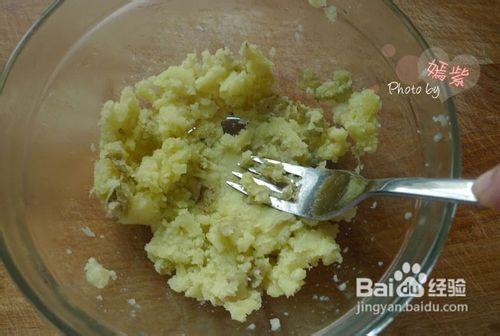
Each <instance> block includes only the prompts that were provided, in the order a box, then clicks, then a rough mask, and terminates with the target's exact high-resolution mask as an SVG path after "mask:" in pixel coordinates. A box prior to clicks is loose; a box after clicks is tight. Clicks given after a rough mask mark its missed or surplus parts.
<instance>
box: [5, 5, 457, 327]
mask: <svg viewBox="0 0 500 336" xmlns="http://www.w3.org/2000/svg"><path fill="white" fill-rule="evenodd" d="M335 6H336V8H337V19H336V21H335V22H331V21H329V20H328V19H327V18H326V16H325V14H324V13H323V11H322V9H316V8H313V7H312V6H310V5H309V4H308V2H307V1H305V0H297V1H290V0H272V1H271V0H252V1H248V0H239V1H230V0H212V1H198V0H170V1H131V2H127V1H119V0H108V1H68V2H63V1H56V2H54V3H53V4H52V5H51V6H50V7H49V8H48V9H47V10H46V11H45V12H44V13H43V15H42V16H41V17H40V19H39V20H38V21H37V22H36V23H35V24H34V25H33V27H32V28H31V29H30V30H29V32H28V33H27V34H26V36H25V37H24V39H23V40H22V41H21V43H20V44H19V45H18V47H17V48H16V50H15V51H14V53H13V55H12V57H11V58H10V59H9V61H8V63H7V66H6V68H5V70H4V72H3V74H2V77H1V78H0V83H1V90H2V92H1V96H0V120H1V122H0V223H1V239H0V252H1V256H2V259H3V261H4V263H5V265H6V267H7V269H8V271H9V273H10V274H11V275H12V277H13V278H14V280H15V282H16V283H17V284H18V285H19V287H20V288H21V290H22V291H23V292H24V294H25V295H26V296H27V297H28V298H29V299H30V300H31V301H32V302H33V303H34V304H35V305H36V307H37V308H38V309H39V310H40V311H41V313H42V314H44V315H45V316H46V317H47V318H48V319H49V320H50V321H52V322H53V323H54V324H55V325H56V326H57V327H58V328H59V329H60V330H61V331H63V332H65V333H68V334H74V333H76V334H85V335H91V334H130V335H159V334H162V335H181V334H186V335H200V334H203V335H222V334H224V335H233V334H242V333H249V334H250V333H254V334H257V335H265V334H272V331H271V330H270V326H269V319H271V318H274V317H277V318H279V319H280V321H281V329H280V332H281V333H282V334H288V335H293V334H297V335H304V334H310V333H314V332H317V334H318V335H333V334H348V335H351V334H366V333H369V332H372V333H376V332H378V331H380V330H382V329H383V328H384V327H385V326H386V325H387V324H388V323H390V321H392V319H393V318H394V316H395V313H394V312H384V313H381V314H379V315H375V314H373V313H370V312H363V313H361V314H356V304H357V302H358V301H360V299H358V298H357V297H356V293H355V283H356V277H370V278H372V279H373V280H374V281H376V280H379V281H381V282H386V283H387V282H388V281H389V278H391V277H392V275H393V273H394V271H395V270H397V269H400V268H401V266H402V264H403V263H404V262H410V263H415V262H417V263H419V264H420V265H421V267H422V272H425V273H427V274H428V273H429V272H430V271H431V269H432V267H433V265H434V264H435V262H436V259H437V258H438V255H439V252H440V250H441V248H442V246H443V243H444V241H445V238H446V235H447V232H448V230H449V228H450V224H451V219H452V216H453V213H454V210H455V208H454V206H452V205H450V204H445V203H439V202H432V203H431V202H425V201H415V200H409V199H398V198H377V199H376V202H377V203H376V204H374V203H373V201H375V200H374V199H373V200H371V201H366V202H364V203H363V204H362V205H361V206H360V209H359V214H358V216H357V218H356V220H355V221H354V222H352V223H342V224H340V230H341V231H340V234H339V237H338V241H339V243H340V245H341V248H342V249H343V251H344V258H345V261H344V262H343V264H342V265H341V266H340V267H338V266H335V265H334V266H330V267H324V266H319V267H317V268H314V269H312V270H310V272H309V274H308V278H307V283H306V285H305V286H304V287H303V289H302V290H300V291H299V292H298V293H297V294H296V295H295V296H293V297H291V298H289V299H285V298H276V299H272V298H269V297H267V296H265V297H264V302H263V307H262V308H261V309H260V310H259V311H257V312H254V313H252V314H251V315H250V316H249V318H248V321H247V322H245V323H239V322H235V321H232V320H231V319H230V318H229V314H228V313H227V312H225V311H224V310H223V309H221V308H213V307H211V306H210V305H208V304H205V305H201V304H200V303H199V302H196V301H195V300H192V299H188V298H185V297H184V296H182V295H181V294H178V293H175V292H173V291H172V290H170V289H169V288H168V287H167V286H166V278H165V277H163V276H160V275H158V274H157V273H155V271H154V269H153V267H152V264H151V263H150V262H149V261H148V260H147V258H146V255H145V252H144V250H143V247H144V245H145V243H146V242H147V241H148V240H149V238H150V232H149V231H148V229H147V228H145V227H142V226H138V225H137V226H136V225H127V226H125V225H119V224H117V223H115V222H113V221H112V220H110V219H107V218H106V217H105V215H104V213H103V211H102V209H101V206H100V204H98V202H97V201H96V200H95V199H93V198H91V197H89V190H90V188H91V184H92V173H93V165H92V164H93V160H94V159H95V158H96V157H97V153H96V152H93V151H92V150H91V148H92V144H96V143H97V142H98V136H99V128H98V126H97V122H98V119H99V113H100V108H101V105H102V104H103V102H104V101H106V100H108V99H113V98H116V97H117V95H118V94H119V92H120V91H121V89H122V88H123V87H125V86H126V85H128V84H132V83H134V82H136V81H138V80H139V79H142V78H144V77H146V76H149V75H151V74H155V73H158V72H159V71H161V70H162V69H164V68H166V67H167V66H169V65H172V64H177V63H178V62H179V61H181V60H182V59H183V58H184V57H185V55H186V54H187V53H189V52H192V51H198V52H200V51H202V50H204V49H207V48H208V49H210V50H212V51H213V50H215V49H217V48H220V47H222V46H228V47H230V48H231V49H233V50H237V49H238V47H239V45H240V44H241V43H242V42H243V41H245V40H247V41H249V42H252V43H255V44H257V45H259V46H260V47H261V48H262V49H263V50H269V49H270V48H271V47H274V48H275V49H276V55H275V56H274V63H275V71H276V76H277V77H278V85H277V88H276V89H277V91H278V92H280V93H282V94H286V95H288V96H290V97H292V98H300V97H301V93H300V91H299V90H298V89H297V88H296V85H295V83H296V78H297V75H298V73H299V71H300V69H303V68H305V67H309V68H312V69H315V70H317V71H320V72H321V73H325V74H327V73H330V72H331V71H332V70H334V69H338V68H344V69H348V70H350V71H351V72H352V74H353V80H354V85H355V87H356V88H358V89H359V88H364V87H371V88H374V89H375V90H377V91H378V93H379V95H380V96H381V99H382V102H383V108H382V111H381V115H380V122H381V125H382V127H381V131H380V147H379V150H378V151H377V153H376V154H372V155H367V156H365V157H364V159H363V162H364V166H365V168H364V174H365V175H366V176H368V177H392V176H427V177H455V178H457V177H459V170H460V162H459V150H458V148H459V147H458V143H459V140H458V132H457V122H456V118H455V114H454V108H453V105H452V103H451V101H450V100H449V101H448V102H446V103H441V102H440V101H439V100H436V99H433V98H431V97H430V96H428V95H424V94H421V95H396V94H392V95H391V94H389V93H388V90H387V83H389V82H391V81H399V80H401V78H398V75H399V77H401V72H400V71H398V65H401V61H402V60H404V59H408V56H409V57H410V58H411V57H413V59H415V57H418V56H419V55H421V53H422V52H423V51H424V50H425V49H427V47H428V46H427V45H426V43H425V41H424V40H423V39H422V37H421V36H420V35H419V33H418V32H417V31H416V30H415V28H414V27H413V26H412V24H411V23H410V22H409V21H408V19H407V18H406V17H405V16H404V15H403V14H402V13H401V12H400V11H399V10H398V9H397V7H396V6H395V5H394V4H392V3H390V2H375V1H370V0H365V1H356V2H352V1H337V2H335ZM387 45H390V46H389V50H390V49H391V48H392V51H393V52H389V53H387V52H385V54H384V53H383V52H382V50H384V49H383V47H384V46H386V48H387ZM385 50H386V51H387V50H388V49H385ZM405 57H406V58H405ZM438 115H445V116H448V119H449V123H448V124H447V125H444V126H441V125H440V124H438V123H436V122H434V120H433V117H435V116H438ZM437 132H440V133H441V134H443V135H444V136H443V138H442V139H441V140H440V141H435V140H436V139H435V137H434V135H435V134H436V133H437ZM375 205H376V207H375ZM407 212H411V213H412V217H411V218H410V219H408V216H409V215H406V216H405V214H406V213H407ZM85 227H88V228H90V229H91V230H92V232H94V233H95V237H88V236H87V235H85V234H84V233H83V232H82V229H83V228H85ZM91 256H92V257H96V258H97V260H99V261H100V262H102V263H103V264H104V265H105V266H107V267H109V268H111V269H113V270H115V271H117V273H118V280H116V281H115V282H113V283H112V284H111V285H109V286H108V287H106V288H105V289H103V290H97V289H96V288H94V287H92V286H90V285H89V284H88V283H87V282H86V281H85V278H84V273H83V266H84V264H85V262H86V260H87V259H88V258H89V257H91ZM334 274H337V277H338V278H339V279H340V281H339V282H335V281H334V280H332V277H333V275H334ZM340 283H345V287H346V288H345V290H339V287H343V286H339V284H340ZM341 289H343V288H341ZM98 295H101V296H102V298H103V299H102V300H98V299H96V296H98ZM318 297H328V300H318V299H317V298H318ZM132 298H133V299H135V300H136V302H137V303H138V304H139V305H140V306H141V308H140V309H137V311H136V312H135V313H132V307H131V306H130V304H129V303H128V302H127V300H129V299H132ZM408 300H409V299H408V298H398V297H396V298H394V297H386V298H365V299H363V300H362V302H364V303H367V304H373V303H382V304H384V303H386V304H387V303H405V302H407V301H408ZM251 323H254V324H255V325H256V330H254V331H249V330H247V329H246V328H247V326H248V325H249V324H251Z"/></svg>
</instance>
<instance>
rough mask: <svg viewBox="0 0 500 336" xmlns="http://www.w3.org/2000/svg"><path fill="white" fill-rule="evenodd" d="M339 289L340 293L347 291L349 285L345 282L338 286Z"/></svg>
mask: <svg viewBox="0 0 500 336" xmlns="http://www.w3.org/2000/svg"><path fill="white" fill-rule="evenodd" d="M337 288H338V289H339V291H341V292H343V291H345V290H346V288H347V284H346V283H345V282H343V283H341V284H340V285H338V286H337Z"/></svg>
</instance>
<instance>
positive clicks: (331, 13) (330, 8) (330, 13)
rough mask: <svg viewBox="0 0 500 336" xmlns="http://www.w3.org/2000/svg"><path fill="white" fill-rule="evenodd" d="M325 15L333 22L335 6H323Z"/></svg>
mask: <svg viewBox="0 0 500 336" xmlns="http://www.w3.org/2000/svg"><path fill="white" fill-rule="evenodd" d="M325 15H326V17H327V18H328V20H330V21H331V22H335V21H336V20H337V7H335V6H333V5H332V6H328V7H326V8H325Z"/></svg>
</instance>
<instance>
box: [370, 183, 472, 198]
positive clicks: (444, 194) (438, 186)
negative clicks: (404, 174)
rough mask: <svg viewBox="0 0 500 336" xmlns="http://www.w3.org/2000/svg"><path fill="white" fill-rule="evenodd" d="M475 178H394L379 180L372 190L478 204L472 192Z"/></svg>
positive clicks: (379, 192)
mask: <svg viewBox="0 0 500 336" xmlns="http://www.w3.org/2000/svg"><path fill="white" fill-rule="evenodd" d="M474 181H475V180H466V179H440V178H418V177H416V178H394V179H384V180H377V182H378V183H377V185H378V187H377V188H375V190H373V191H372V192H374V193H378V194H385V195H392V196H398V195H401V196H403V195H404V196H412V197H418V198H428V199H435V200H442V201H447V202H455V203H472V204H478V200H477V198H476V196H475V195H474V194H473V193H472V185H473V184H474Z"/></svg>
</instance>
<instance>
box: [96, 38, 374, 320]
mask: <svg viewBox="0 0 500 336" xmlns="http://www.w3.org/2000/svg"><path fill="white" fill-rule="evenodd" d="M272 67H273V65H272V63H271V62H270V61H269V60H268V59H266V58H265V57H264V56H263V54H262V53H261V52H260V51H259V50H258V49H257V48H256V47H255V46H253V45H250V44H248V43H244V44H243V45H242V47H241V50H240V57H239V58H237V57H235V56H234V55H233V54H232V53H231V51H229V50H228V49H220V50H217V51H216V52H215V53H214V54H211V53H209V52H208V51H204V52H202V53H201V57H199V56H197V55H195V54H189V55H187V58H186V59H185V60H184V61H183V62H182V64H180V65H178V66H171V67H169V68H168V69H167V70H165V71H164V72H162V73H160V74H159V75H157V76H152V77H149V78H147V79H145V80H143V81H141V82H139V83H137V84H136V85H135V86H134V87H127V88H125V89H124V90H123V91H122V93H121V97H120V99H119V100H118V101H108V102H107V103H105V104H104V106H103V109H102V115H101V120H100V128H101V139H100V144H99V149H100V153H99V159H98V160H97V161H96V163H95V170H94V187H93V189H92V193H93V194H94V195H95V196H96V197H97V198H99V199H100V200H101V201H102V203H103V205H104V207H105V208H106V210H107V212H108V214H109V215H111V216H112V217H115V218H117V219H118V221H119V222H121V223H123V224H144V225H148V226H150V227H151V230H152V232H153V238H152V239H151V241H150V242H149V243H148V244H147V245H146V247H145V249H146V252H147V255H148V257H149V259H150V260H151V261H152V262H153V263H154V267H155V269H156V271H157V272H159V273H161V274H165V275H168V276H169V280H168V285H169V286H170V288H172V289H173V290H174V291H177V292H179V293H184V295H186V296H187V297H192V298H195V299H197V300H208V301H210V302H211V303H212V304H213V305H215V306H223V307H224V308H225V309H226V310H228V311H229V313H230V314H231V317H232V318H233V319H235V320H238V321H245V319H246V317H247V315H248V314H250V313H251V312H252V311H254V310H257V309H259V307H260V306H261V297H262V295H263V293H267V294H268V295H270V296H272V297H278V296H282V295H284V296H287V297H288V296H291V295H294V294H295V293H296V292H297V291H298V290H299V289H300V288H301V286H302V285H303V284H304V280H305V277H306V270H307V269H309V268H311V267H314V266H316V265H317V264H318V263H320V262H321V263H323V264H324V265H329V264H332V263H334V262H341V261H342V257H341V255H340V249H339V246H338V245H337V243H336V242H335V236H336V234H337V225H335V224H332V223H330V222H321V223H319V222H314V221H309V220H308V221H306V220H303V219H301V218H298V217H295V216H293V215H290V214H287V213H284V212H280V211H276V210H274V209H272V208H270V207H268V206H266V205H262V204H255V203H251V202H249V200H248V199H247V198H246V197H244V196H243V195H242V194H240V193H238V192H236V191H235V190H233V189H231V188H230V187H228V186H227V185H226V184H225V181H226V180H228V179H231V170H234V169H236V168H237V163H238V162H240V161H245V160H246V161H248V157H249V154H250V153H253V154H256V155H259V156H262V157H267V158H274V159H278V160H282V161H286V162H291V163H299V164H303V165H307V166H311V165H318V164H321V163H322V162H324V161H325V160H331V161H333V162H336V161H337V160H338V159H339V158H340V157H341V156H343V155H344V154H346V153H347V152H348V151H349V150H350V149H352V150H353V151H355V152H356V153H358V154H359V153H361V152H363V151H374V150H375V148H376V144H377V142H376V127H377V124H376V112H377V110H378V109H379V108H380V102H379V98H378V96H376V95H375V94H374V93H373V92H372V91H369V90H365V91H362V92H360V93H352V89H351V86H350V85H351V82H350V77H349V76H347V77H348V78H347V80H346V74H345V73H340V75H339V74H337V75H334V78H333V79H332V81H330V82H331V83H327V84H325V85H323V84H321V83H319V82H318V85H317V86H316V87H315V88H314V92H316V91H317V92H318V94H319V95H321V97H322V98H326V99H331V100H332V102H333V100H335V99H334V98H337V99H336V100H335V106H336V109H337V110H338V111H336V110H334V113H335V121H336V125H332V124H331V123H329V122H327V121H326V120H325V117H324V111H323V110H322V109H321V108H318V107H309V106H305V105H303V104H301V103H300V102H294V101H291V100H290V99H288V98H286V97H280V96H277V95H276V94H275V93H274V92H273V83H274V77H273V74H272ZM316 89H317V90H316ZM329 90H333V91H332V92H329ZM351 93H352V94H351ZM337 100H338V101H337ZM334 109H335V107H334ZM231 113H232V114H234V115H237V116H240V117H242V118H244V119H245V120H247V121H248V124H247V126H246V128H245V129H243V130H242V131H240V132H239V133H238V134H237V135H230V134H224V133H223V131H222V128H221V121H222V120H224V119H225V118H226V116H228V115H229V114H231ZM246 179H248V178H246ZM247 182H248V181H247ZM250 182H251V181H250Z"/></svg>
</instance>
